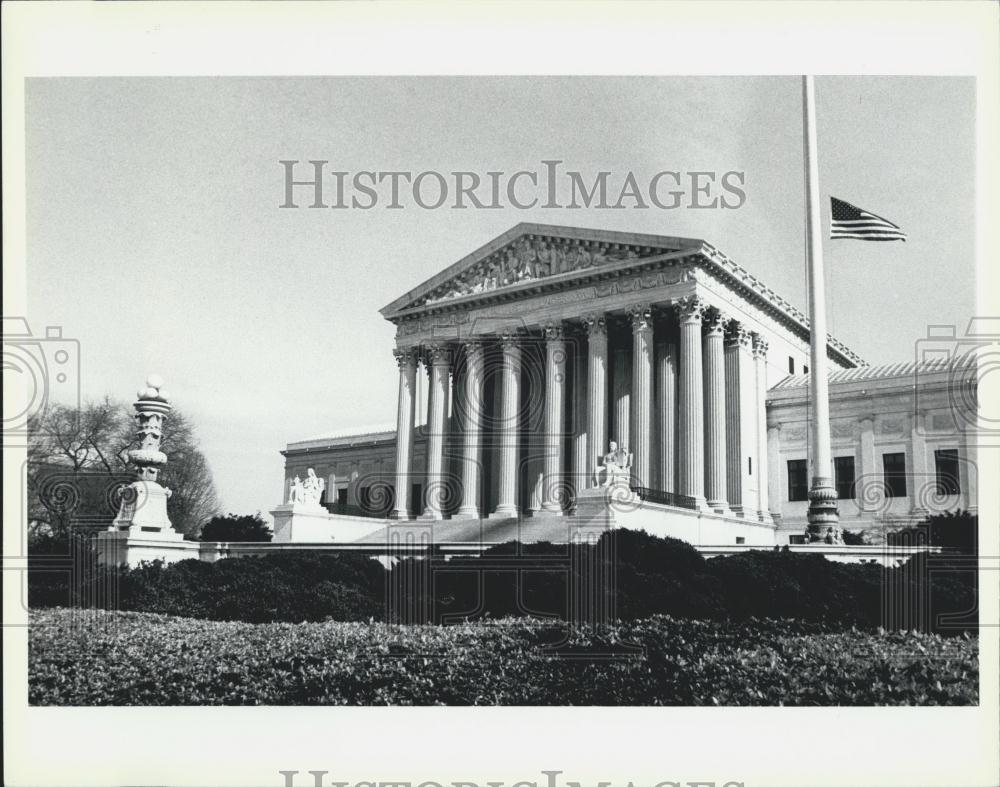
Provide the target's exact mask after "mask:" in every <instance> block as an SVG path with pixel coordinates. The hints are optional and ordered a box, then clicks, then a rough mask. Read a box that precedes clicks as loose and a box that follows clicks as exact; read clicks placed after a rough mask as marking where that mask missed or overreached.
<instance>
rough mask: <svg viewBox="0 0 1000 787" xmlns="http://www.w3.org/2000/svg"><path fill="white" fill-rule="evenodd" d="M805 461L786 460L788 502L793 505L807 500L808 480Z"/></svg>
mask: <svg viewBox="0 0 1000 787" xmlns="http://www.w3.org/2000/svg"><path fill="white" fill-rule="evenodd" d="M807 472H808V470H807V468H806V460H805V459H789V460H788V500H789V502H792V503H795V502H798V501H801V500H808V499H809V480H808V479H807V478H806V473H807Z"/></svg>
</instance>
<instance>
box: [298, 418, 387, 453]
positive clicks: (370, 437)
mask: <svg viewBox="0 0 1000 787" xmlns="http://www.w3.org/2000/svg"><path fill="white" fill-rule="evenodd" d="M395 437H396V425H395V424H376V425H374V426H354V427H349V428H347V429H338V430H336V431H333V432H326V433H324V434H321V435H316V436H315V437H306V438H303V439H302V440H294V441H292V442H290V443H289V444H288V447H287V448H286V449H285V450H286V451H307V450H309V449H310V448H325V447H326V446H330V445H351V444H354V443H372V442H377V441H379V440H390V439H395Z"/></svg>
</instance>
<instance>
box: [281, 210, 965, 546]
mask: <svg viewBox="0 0 1000 787" xmlns="http://www.w3.org/2000/svg"><path fill="white" fill-rule="evenodd" d="M381 314H382V316H383V317H385V319H387V320H389V321H391V322H392V323H394V324H395V325H396V327H397V333H396V347H395V348H394V351H393V352H394V355H395V360H396V363H397V364H398V369H399V383H398V385H399V389H398V412H397V414H396V421H395V424H387V425H386V426H384V427H379V428H373V429H371V430H361V431H358V430H356V431H355V432H353V433H338V434H331V435H326V436H322V437H319V438H316V439H311V440H303V441H297V442H292V443H289V444H288V446H287V448H286V450H285V451H283V452H282V453H283V454H284V456H285V458H286V471H285V476H286V497H285V498H284V499H285V500H286V501H287V500H288V497H287V490H288V487H289V484H290V483H291V482H292V480H293V478H294V477H295V476H298V477H300V478H305V477H306V475H307V472H308V469H309V468H314V469H315V471H316V473H318V474H319V476H320V477H321V478H323V479H324V480H325V491H324V496H323V502H324V503H325V504H326V507H327V508H328V509H329V510H330V511H332V512H333V513H332V514H331V515H329V527H331V528H333V529H336V527H337V521H338V519H339V518H340V517H341V516H342V517H343V519H344V520H345V521H350V522H352V523H354V524H352V527H354V526H355V525H356V522H357V519H356V515H360V516H363V517H376V518H381V517H384V519H381V522H382V523H383V524H384V523H385V521H386V519H404V518H419V519H422V520H426V521H428V522H432V523H434V525H433V527H434V528H435V531H436V532H439V533H440V534H441V538H443V539H453V540H456V541H461V540H475V539H479V538H485V539H487V540H492V538H491V533H493V534H495V537H496V540H501V539H502V536H509V535H510V533H511V531H510V529H509V524H510V523H511V522H512V521H518V522H522V523H523V522H525V521H537V522H539V523H542V522H549V523H550V525H549V527H550V528H551V527H552V526H553V525H554V524H555V523H559V522H566V521H567V520H566V519H565V518H566V517H574V516H579V515H580V505H581V503H582V501H583V500H584V499H585V498H586V499H589V500H594V499H597V498H598V497H600V494H599V493H595V492H594V491H593V489H594V487H595V486H597V485H598V483H600V482H601V480H602V471H601V468H600V465H601V464H602V460H603V457H604V456H605V454H607V453H608V451H609V448H608V446H609V443H610V442H611V441H614V442H615V443H617V444H618V445H619V447H620V449H621V450H622V452H623V455H626V456H630V464H631V467H630V471H629V472H630V474H631V486H632V488H633V489H634V490H635V492H636V493H635V495H632V496H631V502H630V503H629V504H628V505H619V506H615V504H614V501H607V502H606V503H605V505H607V506H608V509H609V510H610V511H611V514H610V519H613V520H614V521H616V522H617V523H618V524H620V525H622V526H627V527H632V526H634V527H644V528H645V529H647V530H649V531H651V532H655V533H658V534H664V535H672V536H676V537H679V538H684V539H685V540H688V541H691V542H692V543H696V544H699V545H727V544H747V545H754V544H756V545H772V544H778V543H788V542H789V541H792V542H796V541H798V540H800V538H801V534H802V533H803V531H804V528H805V524H806V508H807V505H808V504H807V502H806V491H807V485H808V480H809V479H808V476H809V472H808V469H807V467H808V450H809V447H808V445H807V436H808V434H809V431H808V428H807V423H808V421H807V419H808V386H807V381H808V376H807V375H808V363H809V360H808V358H809V324H808V319H807V318H806V317H805V315H804V314H803V313H802V312H800V311H799V310H798V309H796V308H795V307H794V306H792V305H791V304H790V303H789V302H788V301H787V300H785V299H784V298H782V297H781V296H779V295H778V294H777V293H776V292H774V291H773V290H772V289H771V288H769V287H768V286H767V285H765V284H764V283H763V282H761V281H760V280H759V279H757V278H755V277H754V276H753V275H752V274H751V273H749V272H748V271H747V270H745V269H744V268H743V267H741V266H740V265H738V264H737V263H735V262H734V261H733V260H731V259H730V258H729V257H727V256H726V255H725V254H723V253H722V252H720V251H719V250H717V249H715V248H714V247H713V246H711V245H710V244H708V243H706V242H704V241H701V240H696V239H687V238H673V237H663V236H654V235H639V234H632V233H623V232H610V231H603V230H590V229H578V228H571V227H560V226H547V225H537V224H520V225H517V226H516V227H514V228H512V229H511V230H509V231H508V232H506V233H504V234H503V235H501V236H499V237H498V238H496V239H495V240H493V241H491V242H490V243H488V244H486V245H485V246H483V247H482V248H479V249H477V250H476V251H474V252H472V253H471V254H469V255H468V256H466V257H464V258H463V259H461V260H459V261H458V262H456V263H454V264H453V265H450V266H449V267H447V268H446V269H444V270H443V271H441V272H440V273H439V274H438V275H436V276H434V277H433V278H431V279H430V280H428V281H426V282H424V283H423V284H421V285H420V286H418V287H416V288H415V289H413V290H411V291H410V292H408V293H406V294H405V295H403V296H402V297H400V298H398V299H397V300H395V301H393V302H392V303H390V304H389V305H388V306H386V307H385V308H383V309H382V310H381ZM827 355H828V358H829V363H830V366H831V376H830V406H831V431H832V435H833V442H832V446H833V459H834V466H835V470H836V476H837V478H836V483H837V489H838V493H839V496H840V498H841V499H840V513H841V524H842V526H843V527H844V528H845V529H848V530H852V529H853V530H864V529H869V528H873V527H880V526H888V525H894V524H897V525H898V524H905V523H907V522H910V521H913V520H915V519H920V518H922V517H923V516H925V515H926V514H927V513H928V512H934V511H945V510H956V509H958V508H965V509H975V503H976V497H975V483H976V481H975V474H974V472H973V471H972V470H971V468H973V467H974V461H973V459H972V457H971V455H970V452H971V447H970V445H969V443H968V442H967V441H966V439H965V437H964V430H963V423H962V422H963V418H966V416H968V412H966V413H963V412H956V409H957V410H958V411H961V409H962V407H965V408H966V410H969V409H970V408H973V405H969V404H967V403H966V404H964V405H963V404H962V402H968V397H966V398H965V399H962V398H961V397H958V398H956V397H955V395H954V388H955V379H956V378H955V364H954V363H952V362H947V363H939V364H937V365H934V364H925V365H922V366H918V365H916V364H914V363H910V364H898V365H896V366H891V367H882V368H879V369H872V368H870V367H867V366H866V365H865V364H864V361H862V359H861V358H859V357H858V356H857V355H856V354H855V353H854V352H852V351H851V350H850V349H848V348H847V347H846V346H844V345H843V344H842V343H841V342H839V341H837V340H836V339H835V338H833V337H832V336H831V337H828V342H827ZM917 393H919V397H918V396H917ZM973 398H974V397H973ZM956 399H958V402H957V403H956ZM972 417H974V415H973V416H972ZM966 420H968V419H967V418H966ZM969 423H971V421H969ZM970 431H971V430H970ZM397 436H400V438H399V439H397ZM586 490H591V491H590V492H587V491H586ZM601 499H602V500H603V498H601ZM560 518H562V519H560ZM276 523H277V519H276ZM371 524H372V526H375V525H378V524H379V523H378V522H372V523H371ZM505 528H506V529H505ZM369 529H370V528H369ZM314 532H315V531H314ZM352 532H355V531H352ZM550 532H552V531H550ZM283 537H287V534H286V535H285V536H283V535H282V533H281V532H280V531H279V532H278V533H277V535H276V539H277V540H282V538H283ZM327 538H329V537H327ZM332 538H333V539H334V540H343V539H342V538H341V539H338V537H337V535H336V534H334V535H332Z"/></svg>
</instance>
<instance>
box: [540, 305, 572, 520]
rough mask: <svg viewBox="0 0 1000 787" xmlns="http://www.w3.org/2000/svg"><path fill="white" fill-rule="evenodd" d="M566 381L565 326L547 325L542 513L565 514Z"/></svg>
mask: <svg viewBox="0 0 1000 787" xmlns="http://www.w3.org/2000/svg"><path fill="white" fill-rule="evenodd" d="M565 382H566V342H565V340H564V339H563V329H562V326H561V325H556V324H550V325H546V326H545V427H544V428H545V432H544V434H545V442H544V445H545V475H544V480H543V481H542V509H541V510H542V511H543V512H545V513H546V514H562V512H563V500H564V498H565V491H566V490H565V479H564V478H563V437H564V434H563V399H564V397H565V395H566V392H565Z"/></svg>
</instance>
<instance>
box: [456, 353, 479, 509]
mask: <svg viewBox="0 0 1000 787" xmlns="http://www.w3.org/2000/svg"><path fill="white" fill-rule="evenodd" d="M464 347H465V372H464V374H463V379H462V383H463V385H462V393H463V396H462V397H461V398H462V402H463V405H464V406H463V408H462V409H463V411H464V412H463V416H464V417H463V418H462V421H463V423H462V429H463V432H462V505H461V507H460V508H459V509H458V513H457V514H456V516H459V517H462V518H470V519H478V518H479V480H480V473H481V472H482V462H481V459H480V453H479V451H480V445H481V443H482V424H483V374H484V356H485V352H486V351H485V348H484V347H483V345H482V344H481V343H479V342H466V343H465V345H464Z"/></svg>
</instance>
